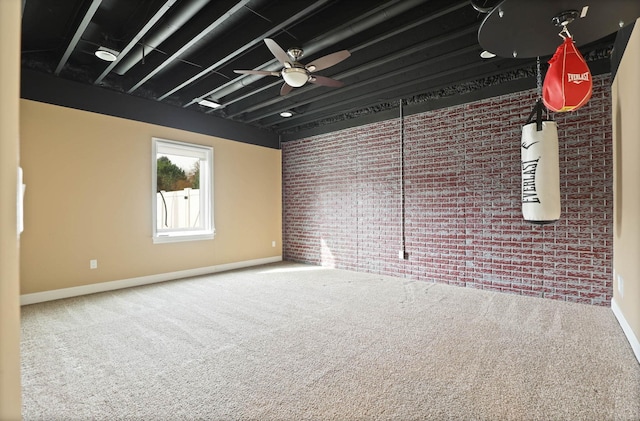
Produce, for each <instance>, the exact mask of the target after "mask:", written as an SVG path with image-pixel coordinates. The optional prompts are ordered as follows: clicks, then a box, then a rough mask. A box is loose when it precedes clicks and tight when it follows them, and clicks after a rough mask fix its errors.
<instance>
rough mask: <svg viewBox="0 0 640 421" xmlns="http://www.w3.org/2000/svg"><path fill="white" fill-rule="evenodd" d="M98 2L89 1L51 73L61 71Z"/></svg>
mask: <svg viewBox="0 0 640 421" xmlns="http://www.w3.org/2000/svg"><path fill="white" fill-rule="evenodd" d="M100 3H102V0H93V1H92V2H91V5H89V9H88V10H87V13H85V14H84V17H83V18H82V21H81V22H80V25H78V28H77V29H76V33H75V34H74V35H73V38H71V42H69V45H68V46H67V49H66V51H65V52H64V54H63V55H62V58H61V59H60V62H59V63H58V67H56V70H55V71H54V72H53V74H55V75H56V76H58V75H60V71H62V68H63V67H64V65H65V64H67V60H69V56H71V53H73V50H75V49H76V46H77V45H78V41H80V37H82V34H84V31H85V30H86V29H87V26H89V23H91V19H93V15H95V13H96V11H97V10H98V7H100Z"/></svg>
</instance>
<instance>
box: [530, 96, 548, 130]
mask: <svg viewBox="0 0 640 421" xmlns="http://www.w3.org/2000/svg"><path fill="white" fill-rule="evenodd" d="M543 107H544V105H543V104H542V100H541V99H540V98H538V100H537V101H536V105H534V106H533V110H531V114H529V118H528V119H527V123H526V124H529V123H533V122H534V121H535V122H536V131H538V132H539V131H542V108H543ZM534 115H535V116H536V119H535V120H534V119H533V116H534Z"/></svg>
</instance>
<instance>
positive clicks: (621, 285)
mask: <svg viewBox="0 0 640 421" xmlns="http://www.w3.org/2000/svg"><path fill="white" fill-rule="evenodd" d="M618 292H619V293H620V298H622V297H624V279H622V276H620V275H618Z"/></svg>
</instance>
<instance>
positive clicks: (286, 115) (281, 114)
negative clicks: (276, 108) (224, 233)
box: [280, 111, 293, 118]
mask: <svg viewBox="0 0 640 421" xmlns="http://www.w3.org/2000/svg"><path fill="white" fill-rule="evenodd" d="M292 115H293V113H292V112H291V111H283V112H281V113H280V117H285V118H288V117H291V116H292Z"/></svg>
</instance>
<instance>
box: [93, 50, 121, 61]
mask: <svg viewBox="0 0 640 421" xmlns="http://www.w3.org/2000/svg"><path fill="white" fill-rule="evenodd" d="M118 54H120V52H119V51H116V50H112V49H110V48H107V47H99V48H98V49H97V50H96V52H95V55H96V57H98V58H99V59H100V60H104V61H116V59H117V58H118Z"/></svg>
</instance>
